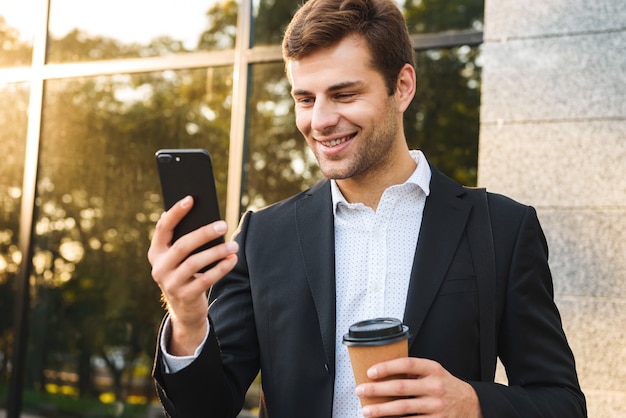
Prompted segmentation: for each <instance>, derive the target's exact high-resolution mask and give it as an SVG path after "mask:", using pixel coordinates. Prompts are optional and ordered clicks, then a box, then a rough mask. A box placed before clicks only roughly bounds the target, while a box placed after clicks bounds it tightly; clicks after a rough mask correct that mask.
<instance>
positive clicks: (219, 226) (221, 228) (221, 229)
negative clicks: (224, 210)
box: [213, 221, 228, 235]
mask: <svg viewBox="0 0 626 418" xmlns="http://www.w3.org/2000/svg"><path fill="white" fill-rule="evenodd" d="M226 229H228V225H226V222H224V221H217V222H215V223H214V224H213V230H215V232H217V233H218V234H220V235H221V234H224V233H225V232H226Z"/></svg>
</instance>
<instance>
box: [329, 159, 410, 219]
mask: <svg viewBox="0 0 626 418" xmlns="http://www.w3.org/2000/svg"><path fill="white" fill-rule="evenodd" d="M416 167H417V163H416V162H415V160H413V158H412V157H411V155H410V154H409V152H408V150H407V151H406V152H405V153H403V154H402V155H401V156H400V158H397V159H394V160H393V166H391V167H381V168H380V169H378V170H375V171H371V170H370V171H368V172H367V173H362V174H359V175H356V176H353V177H350V178H347V179H341V180H336V182H337V186H338V187H339V190H341V193H342V194H343V196H344V197H345V198H346V200H347V201H348V202H349V203H362V204H364V205H366V206H369V207H370V208H372V209H373V210H374V211H376V209H377V208H378V203H379V202H380V198H381V197H382V195H383V193H384V192H385V190H386V189H387V188H389V187H391V186H394V185H396V184H402V183H404V182H405V181H406V180H407V179H408V178H409V177H411V174H413V172H414V171H415V168H416Z"/></svg>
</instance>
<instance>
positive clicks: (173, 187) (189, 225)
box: [156, 149, 224, 272]
mask: <svg viewBox="0 0 626 418" xmlns="http://www.w3.org/2000/svg"><path fill="white" fill-rule="evenodd" d="M156 161H157V167H158V171H159V178H160V180H161V191H162V195H163V203H164V206H165V210H169V209H170V208H171V207H172V206H173V205H174V204H175V203H176V202H178V201H179V200H180V199H182V198H183V197H185V196H192V197H193V208H191V210H190V211H189V213H188V214H187V215H185V217H184V218H183V219H182V220H181V221H180V222H179V224H178V225H177V226H176V228H175V229H174V237H173V238H172V242H174V241H176V240H177V239H178V238H180V237H181V236H183V235H185V234H187V233H189V232H191V231H194V230H196V229H198V228H200V227H201V226H204V225H207V224H209V223H211V222H214V221H217V220H219V219H221V217H220V209H219V205H218V200H217V190H216V187H215V177H214V175H213V163H212V161H211V155H210V154H209V152H208V151H207V150H204V149H161V150H158V151H157V152H156ZM222 242H224V237H220V238H217V239H215V240H213V241H211V242H208V243H207V244H205V245H203V246H201V247H200V248H197V249H196V250H194V251H193V252H192V254H195V253H197V252H199V251H203V250H205V249H207V248H210V247H212V246H214V245H217V244H220V243H222ZM213 265H215V263H213V264H211V265H209V266H206V267H205V268H203V269H201V270H200V271H201V272H203V271H206V270H208V269H209V268H211V267H213Z"/></svg>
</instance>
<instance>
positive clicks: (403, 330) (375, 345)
mask: <svg viewBox="0 0 626 418" xmlns="http://www.w3.org/2000/svg"><path fill="white" fill-rule="evenodd" d="M408 338H409V330H408V327H407V326H406V325H403V324H402V322H400V320H398V319H395V318H376V319H369V320H367V321H361V322H357V323H355V324H353V325H351V326H350V330H349V332H348V333H347V334H345V335H344V336H343V343H344V344H345V345H346V346H347V347H348V353H349V355H350V362H351V364H352V371H353V373H354V380H355V381H356V384H357V385H359V384H361V383H365V382H373V381H376V380H378V381H380V380H381V379H376V380H372V379H370V378H368V377H367V369H369V368H370V367H371V366H373V365H374V364H376V363H380V362H383V361H387V360H393V359H395V358H400V357H407V356H408V352H409V345H408ZM393 378H395V377H388V378H386V379H385V380H390V379H393ZM360 399H361V406H365V405H370V404H375V403H382V402H388V401H391V400H393V399H396V398H393V397H370V398H368V397H361V398H360Z"/></svg>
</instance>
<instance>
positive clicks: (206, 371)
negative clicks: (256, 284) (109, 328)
mask: <svg viewBox="0 0 626 418" xmlns="http://www.w3.org/2000/svg"><path fill="white" fill-rule="evenodd" d="M248 218H249V217H244V220H243V221H242V224H241V225H240V231H239V233H238V235H237V238H236V239H237V240H238V241H239V244H240V248H244V246H245V242H244V241H245V238H244V237H245V231H246V227H245V225H247V221H246V219H248ZM243 253H244V251H240V253H239V260H238V263H237V265H236V267H235V268H234V269H233V271H232V272H231V273H229V274H228V275H226V276H225V277H224V278H223V279H222V280H220V281H219V282H218V283H216V284H215V285H214V286H213V288H212V289H211V294H210V297H209V301H210V303H211V306H210V307H209V321H210V331H209V335H208V338H207V340H206V342H205V345H204V347H203V349H202V350H201V352H200V355H199V356H198V358H196V359H195V360H194V361H193V363H191V364H190V365H189V366H187V367H185V368H184V369H182V370H180V371H178V372H176V373H166V372H165V369H164V362H163V353H162V352H161V350H160V344H157V354H156V358H155V364H154V368H153V376H154V379H155V381H156V387H157V392H158V395H159V398H160V400H161V403H162V405H163V407H164V409H165V411H166V413H167V414H168V416H169V417H172V418H188V417H210V418H234V417H236V416H237V414H238V413H239V412H240V410H241V408H242V407H243V403H244V400H245V394H246V391H247V389H248V387H249V386H250V384H251V383H252V381H253V380H254V378H255V377H256V375H257V374H258V370H259V361H258V347H257V345H258V344H257V343H256V341H257V338H256V331H255V326H254V317H253V314H252V302H251V296H250V287H249V280H248V275H247V268H246V266H245V264H246V262H245V255H244V254H243ZM221 296H224V298H222V299H223V300H224V301H227V303H220V302H221V301H219V300H217V299H220V298H221ZM159 335H161V332H159ZM224 345H225V346H226V347H227V349H225V350H222V348H223V346H224ZM225 353H227V354H225Z"/></svg>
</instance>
